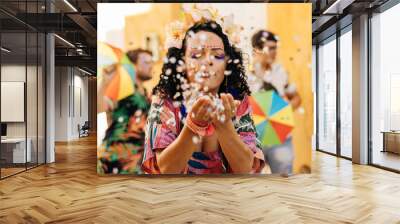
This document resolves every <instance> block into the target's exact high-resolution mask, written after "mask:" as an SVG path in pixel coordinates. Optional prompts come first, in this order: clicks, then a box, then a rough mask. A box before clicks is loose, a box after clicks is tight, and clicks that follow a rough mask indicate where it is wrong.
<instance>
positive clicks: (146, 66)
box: [97, 49, 153, 174]
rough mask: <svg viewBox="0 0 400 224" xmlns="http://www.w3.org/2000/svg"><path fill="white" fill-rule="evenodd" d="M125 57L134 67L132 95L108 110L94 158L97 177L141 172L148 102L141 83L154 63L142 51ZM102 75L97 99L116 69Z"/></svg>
mask: <svg viewBox="0 0 400 224" xmlns="http://www.w3.org/2000/svg"><path fill="white" fill-rule="evenodd" d="M127 55H128V57H129V59H130V60H131V61H132V63H133V64H134V65H135V73H136V76H135V77H136V80H135V84H134V85H135V92H134V94H132V95H130V96H128V97H126V98H124V99H122V100H120V101H118V102H116V103H115V104H114V107H113V108H109V109H108V111H107V117H108V124H110V125H109V126H108V128H107V130H106V134H105V137H104V139H103V142H102V144H101V146H100V149H99V150H98V155H97V157H98V162H97V171H98V173H100V174H105V173H112V174H140V173H142V171H141V168H140V166H141V160H142V157H143V146H144V136H145V133H144V130H145V125H146V120H147V114H148V111H149V109H150V103H151V102H150V96H149V95H148V93H147V90H146V89H145V88H144V86H143V83H144V82H146V81H148V80H150V79H151V78H152V77H153V74H152V70H153V60H152V53H151V52H150V51H148V50H143V49H135V50H132V51H128V52H127ZM105 73H106V74H105V75H106V76H108V78H107V79H103V80H105V81H103V83H101V84H100V88H99V92H98V94H99V95H100V96H102V93H103V90H104V89H105V88H106V87H107V85H108V84H109V83H110V81H111V80H112V78H113V74H114V73H115V67H113V66H110V67H109V68H107V69H106V71H105Z"/></svg>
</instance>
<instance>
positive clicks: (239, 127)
mask: <svg viewBox="0 0 400 224" xmlns="http://www.w3.org/2000/svg"><path fill="white" fill-rule="evenodd" d="M234 124H235V128H236V132H237V133H238V134H239V136H240V138H241V139H242V141H243V142H244V143H245V144H246V145H247V146H248V147H249V149H250V150H251V151H252V152H253V153H254V162H253V170H252V172H253V173H260V172H261V170H262V169H263V168H264V166H265V159H264V154H263V152H262V150H261V144H260V141H259V140H258V139H257V132H256V128H255V126H254V122H253V119H252V118H251V106H250V104H249V100H248V97H245V98H244V100H243V101H242V103H241V104H240V105H239V107H238V110H237V116H236V119H235V122H234Z"/></svg>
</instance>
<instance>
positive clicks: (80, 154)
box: [0, 137, 400, 223]
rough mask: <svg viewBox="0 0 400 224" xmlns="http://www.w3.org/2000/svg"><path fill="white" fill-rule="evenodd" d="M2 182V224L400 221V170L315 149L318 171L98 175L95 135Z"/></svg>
mask: <svg viewBox="0 0 400 224" xmlns="http://www.w3.org/2000/svg"><path fill="white" fill-rule="evenodd" d="M56 160H57V161H56V163H54V164H49V165H46V166H41V167H38V168H35V169H33V170H29V171H27V172H25V173H22V174H18V175H16V176H13V177H10V178H7V179H5V180H2V181H0V202H1V203H0V223H45V222H47V223H211V222H212V223H400V212H399V211H400V200H399V198H400V175H399V174H396V173H391V172H388V171H384V170H381V169H377V168H374V167H370V166H360V165H353V164H352V163H351V162H350V161H348V160H344V159H338V158H336V157H333V156H330V155H326V154H323V153H319V152H318V153H317V152H315V153H314V154H313V163H312V169H313V170H312V174H302V175H295V176H291V177H288V178H285V177H279V176H254V177H253V176H234V177H232V176H230V177H185V178H182V177H175V176H171V177H134V176H111V177H99V176H97V174H96V166H95V161H96V138H95V137H89V138H83V139H82V140H80V141H75V142H70V143H69V144H57V146H56Z"/></svg>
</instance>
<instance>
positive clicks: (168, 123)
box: [166, 117, 176, 126]
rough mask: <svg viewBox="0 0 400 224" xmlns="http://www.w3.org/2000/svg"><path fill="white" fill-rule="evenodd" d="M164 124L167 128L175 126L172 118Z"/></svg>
mask: <svg viewBox="0 0 400 224" xmlns="http://www.w3.org/2000/svg"><path fill="white" fill-rule="evenodd" d="M166 123H167V126H175V124H176V122H175V119H174V118H173V117H171V118H170V119H168V120H167V122H166Z"/></svg>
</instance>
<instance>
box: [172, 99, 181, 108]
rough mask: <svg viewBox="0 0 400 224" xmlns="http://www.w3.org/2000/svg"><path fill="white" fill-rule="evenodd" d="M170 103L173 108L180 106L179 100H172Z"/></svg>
mask: <svg viewBox="0 0 400 224" xmlns="http://www.w3.org/2000/svg"><path fill="white" fill-rule="evenodd" d="M172 105H173V106H174V107H175V108H178V107H180V106H181V102H179V101H174V102H173V103H172Z"/></svg>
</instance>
